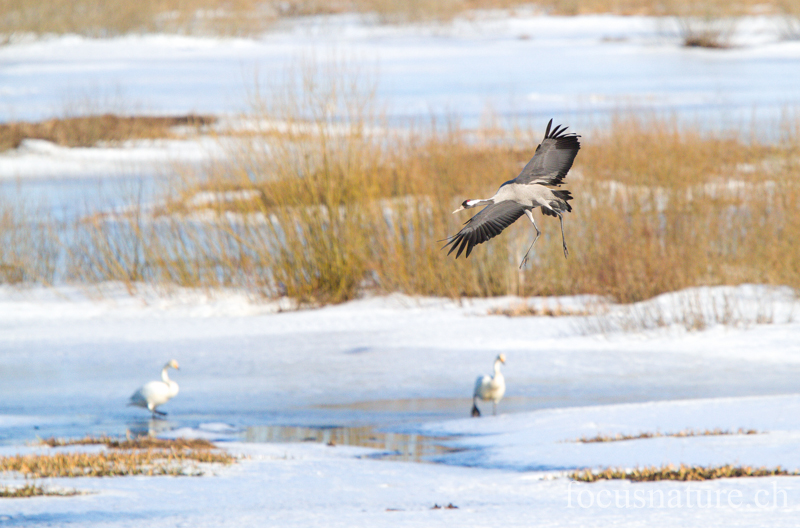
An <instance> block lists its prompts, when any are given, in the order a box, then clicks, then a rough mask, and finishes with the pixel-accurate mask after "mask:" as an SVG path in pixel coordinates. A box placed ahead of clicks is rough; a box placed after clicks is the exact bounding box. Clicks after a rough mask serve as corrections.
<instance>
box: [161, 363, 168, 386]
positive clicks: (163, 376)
mask: <svg viewBox="0 0 800 528" xmlns="http://www.w3.org/2000/svg"><path fill="white" fill-rule="evenodd" d="M167 369H169V366H166V367H164V369H163V370H162V371H161V381H163V382H164V383H166V384H167V385H169V374H167Z"/></svg>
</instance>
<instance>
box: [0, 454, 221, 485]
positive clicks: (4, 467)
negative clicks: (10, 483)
mask: <svg viewBox="0 0 800 528" xmlns="http://www.w3.org/2000/svg"><path fill="white" fill-rule="evenodd" d="M235 460H236V459H235V458H234V457H233V456H231V455H229V454H227V453H224V452H218V451H209V450H208V449H198V450H195V449H171V448H170V449H161V448H146V449H138V448H133V449H125V450H124V449H119V450H112V451H100V452H97V453H55V454H52V455H15V456H7V457H0V471H11V472H15V473H20V474H22V475H25V476H26V477H29V478H49V477H120V476H129V475H148V476H159V475H171V476H199V475H202V474H203V473H202V471H201V470H199V469H198V468H197V467H196V463H204V464H226V465H227V464H231V463H233V462H235Z"/></svg>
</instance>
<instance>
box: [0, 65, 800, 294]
mask: <svg viewBox="0 0 800 528" xmlns="http://www.w3.org/2000/svg"><path fill="white" fill-rule="evenodd" d="M331 68H332V70H333V71H323V70H321V69H308V70H306V71H301V72H295V74H294V75H290V76H287V78H290V79H294V81H293V82H294V83H295V84H292V82H290V83H288V84H287V85H285V86H282V87H278V88H274V87H273V88H272V89H271V90H266V91H262V92H259V91H258V90H256V91H255V93H254V94H253V101H252V103H253V104H252V106H253V113H252V115H250V116H248V123H250V124H251V126H250V127H249V128H247V130H245V131H243V132H240V133H238V135H236V136H235V137H232V138H231V137H228V138H220V141H221V145H223V147H224V148H225V149H227V156H226V157H224V158H221V159H216V160H214V161H212V162H209V163H208V164H207V165H206V166H203V167H201V168H199V169H198V168H197V167H196V166H187V167H182V168H178V169H177V170H178V171H179V176H180V177H179V178H173V179H172V180H171V181H172V182H173V183H172V184H171V185H170V186H167V187H164V188H163V189H161V190H160V194H159V195H158V196H157V197H156V206H155V207H153V206H148V205H147V203H148V201H150V200H152V197H143V196H141V195H133V196H131V205H130V207H129V208H128V209H127V210H125V211H116V212H114V213H102V214H100V213H96V214H92V215H88V216H85V217H83V218H81V219H79V220H78V221H77V222H75V223H74V224H69V225H64V226H60V227H58V228H56V227H48V226H51V225H56V224H48V223H47V222H45V221H43V220H41V219H39V220H34V219H35V218H38V217H37V216H36V215H32V214H31V213H30V210H29V209H26V208H24V207H23V208H21V207H20V206H18V205H15V204H8V203H0V213H2V214H0V238H2V239H3V242H4V243H3V244H1V245H0V277H3V278H4V280H5V282H19V279H20V278H22V280H23V281H37V282H44V283H51V282H53V281H54V280H55V279H56V278H57V277H60V278H62V280H68V281H74V282H78V283H85V284H96V283H101V282H105V281H121V282H123V283H125V284H127V285H128V286H129V288H131V289H134V288H135V287H136V284H138V283H142V282H144V283H150V284H155V285H165V286H169V285H179V286H186V287H201V288H218V287H235V288H244V289H246V290H247V291H248V292H250V293H252V294H253V295H254V296H264V297H270V298H272V297H278V296H288V297H291V298H293V299H295V300H297V301H300V302H301V303H302V304H307V305H319V304H324V303H336V302H343V301H347V300H349V299H353V298H356V297H358V296H360V295H363V294H364V293H379V294H380V293H389V292H403V293H407V294H419V295H435V296H446V297H453V298H457V297H482V296H499V295H509V294H512V295H519V296H557V295H573V294H596V295H600V296H602V297H606V298H608V299H610V300H612V301H616V302H621V303H632V302H637V301H642V300H645V299H649V298H652V297H654V296H656V295H658V294H661V293H665V292H672V291H678V290H682V289H685V288H688V287H693V286H717V285H735V284H742V283H755V284H768V285H786V286H789V287H791V288H795V289H796V288H800V266H798V264H797V263H798V262H800V249H798V245H797V244H796V243H795V241H796V239H797V236H798V233H800V215H797V214H796V211H797V210H798V208H800V183H798V182H800V147H798V144H800V143H799V142H798V139H800V125H798V121H797V119H792V118H790V117H787V118H785V119H784V120H783V121H782V122H781V123H780V128H779V131H778V133H775V132H774V131H772V136H771V137H770V138H769V141H767V140H764V141H760V140H759V133H758V131H756V130H748V129H745V128H741V129H738V130H732V131H730V132H712V131H708V130H704V129H703V128H702V127H700V126H697V127H691V126H688V125H687V124H679V123H677V122H676V121H674V120H670V119H665V118H659V117H652V116H650V117H649V116H646V115H644V116H643V115H637V116H632V115H630V114H620V115H619V116H618V117H616V118H615V119H613V120H612V121H611V123H610V124H609V125H608V126H606V127H604V128H603V129H595V130H575V132H578V133H580V134H581V135H582V136H583V138H582V140H581V141H582V149H581V151H580V153H579V154H578V156H577V158H576V161H575V165H574V167H573V169H572V171H571V172H570V174H569V176H568V177H567V180H566V181H567V188H569V189H570V190H571V191H572V193H573V195H574V196H575V199H574V200H573V202H572V205H573V207H574V211H573V212H572V213H570V214H567V215H566V217H565V231H566V238H567V243H568V244H569V247H570V256H569V258H568V259H564V256H563V253H562V252H561V250H560V248H559V245H560V233H559V229H558V225H557V223H556V222H555V221H554V220H553V219H552V218H540V220H539V222H538V223H539V226H540V228H541V229H542V231H543V235H542V237H541V238H540V240H539V241H538V242H537V246H536V247H535V248H534V252H533V253H532V258H531V260H530V264H529V266H528V267H527V268H526V269H524V270H522V271H519V270H518V269H517V262H518V261H519V258H520V256H521V255H522V253H523V252H524V251H525V249H526V248H527V245H528V244H530V241H531V239H532V229H531V226H529V225H527V224H526V223H525V222H523V221H518V222H517V223H516V224H515V225H512V226H511V227H510V228H508V229H506V230H505V232H503V233H502V234H501V235H500V236H498V237H497V238H495V239H493V240H491V241H490V242H488V243H485V244H482V245H480V246H478V247H477V248H476V249H475V251H474V252H473V254H472V255H471V256H470V258H469V259H464V258H461V259H458V260H455V259H453V258H452V256H451V257H449V258H448V257H447V256H446V252H443V251H441V250H440V248H441V247H442V244H443V242H442V241H443V239H445V238H446V237H447V236H449V235H452V234H454V233H455V232H457V230H458V229H459V226H460V225H461V224H462V223H463V222H464V221H466V220H467V218H469V215H468V214H466V213H461V215H459V216H457V217H456V216H454V215H452V214H451V211H453V210H454V209H455V208H456V206H457V205H458V204H459V203H461V202H462V201H463V200H464V199H467V198H479V197H488V196H491V195H492V194H493V193H494V191H495V190H496V189H497V187H498V186H499V185H500V184H501V183H502V182H504V181H506V180H508V179H511V178H513V177H514V176H516V175H517V174H518V172H519V170H520V169H521V168H522V166H523V165H524V164H525V163H526V162H527V161H528V159H529V158H530V157H531V156H532V155H533V152H534V150H535V147H536V145H537V143H538V142H539V141H540V139H541V135H542V132H543V129H544V125H545V124H546V123H545V120H542V122H541V123H535V124H533V125H532V128H531V129H528V130H526V129H513V130H505V129H501V128H493V127H489V126H487V127H484V128H482V129H480V130H477V131H476V130H464V129H462V128H461V127H459V126H458V123H456V122H446V123H432V124H430V125H426V126H423V125H419V124H416V125H414V124H412V125H411V126H409V127H408V128H403V129H398V128H392V127H389V126H388V124H387V123H386V120H385V119H384V118H383V117H382V114H381V110H380V108H379V106H378V105H377V104H376V103H375V99H374V95H373V94H374V90H375V88H374V87H375V83H374V82H373V81H372V80H371V79H370V78H369V76H364V75H361V74H360V73H359V72H348V73H347V74H346V75H345V74H342V71H341V70H342V68H339V67H337V66H336V65H334V66H332V67H331ZM337 68H338V70H337ZM558 121H560V120H557V122H558ZM563 124H566V125H569V124H570V123H568V122H565V123H563ZM538 214H539V213H537V215H538ZM37 222H38V223H37ZM42 226H45V227H42ZM2 270H5V271H2Z"/></svg>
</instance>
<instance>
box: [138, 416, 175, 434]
mask: <svg viewBox="0 0 800 528" xmlns="http://www.w3.org/2000/svg"><path fill="white" fill-rule="evenodd" d="M174 428H175V424H174V423H170V421H169V420H167V419H164V418H150V419H149V420H138V421H135V422H128V433H129V434H130V435H131V436H134V437H138V436H157V435H159V434H161V433H166V432H168V431H171V430H172V429H174Z"/></svg>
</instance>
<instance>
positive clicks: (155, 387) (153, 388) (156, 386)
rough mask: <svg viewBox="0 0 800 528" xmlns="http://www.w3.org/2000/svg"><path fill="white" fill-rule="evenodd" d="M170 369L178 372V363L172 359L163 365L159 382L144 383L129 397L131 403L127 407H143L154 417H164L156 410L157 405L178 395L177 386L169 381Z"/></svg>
mask: <svg viewBox="0 0 800 528" xmlns="http://www.w3.org/2000/svg"><path fill="white" fill-rule="evenodd" d="M170 367H172V368H174V369H175V370H180V367H178V362H177V361H175V360H174V359H173V360H171V361H170V362H169V363H167V364H166V365H164V368H163V369H162V370H161V381H151V382H149V383H146V384H145V385H144V387H142V388H140V389H139V390H137V391H136V392H134V393H133V396H131V401H130V403H128V405H135V406H137V407H145V408H146V409H148V410H149V411H150V412H151V413H153V414H154V415H156V414H160V415H161V416H165V415H166V414H167V413H165V412H161V411H159V410H157V409H156V407H158V406H159V405H163V404H165V403H167V402H168V401H169V400H170V398H173V397H175V395H177V394H178V384H177V383H175V382H174V381H172V380H171V379H169V376H168V375H167V369H169V368H170Z"/></svg>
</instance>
